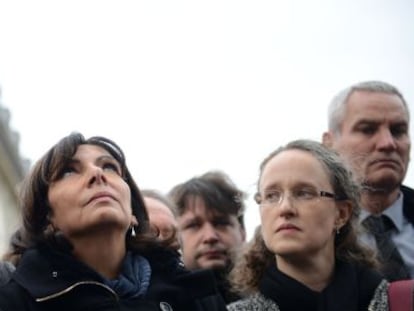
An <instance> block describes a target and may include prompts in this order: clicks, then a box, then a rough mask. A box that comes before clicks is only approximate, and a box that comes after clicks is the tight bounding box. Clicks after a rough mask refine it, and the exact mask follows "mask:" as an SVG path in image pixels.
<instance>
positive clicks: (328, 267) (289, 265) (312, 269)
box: [276, 256, 335, 292]
mask: <svg viewBox="0 0 414 311" xmlns="http://www.w3.org/2000/svg"><path fill="white" fill-rule="evenodd" d="M329 257H330V256H326V257H322V256H320V257H319V258H312V259H311V260H308V261H306V260H303V258H300V259H291V258H283V257H280V256H277V263H276V264H277V267H278V269H279V271H281V272H283V273H284V274H286V275H288V276H290V277H291V278H293V279H295V280H297V281H298V282H300V283H302V284H304V285H306V286H307V287H309V288H310V289H312V290H314V291H316V292H321V291H322V290H323V289H324V288H325V287H326V286H327V285H328V284H329V283H330V281H331V279H332V276H333V273H334V269H335V259H334V257H333V256H332V258H329Z"/></svg>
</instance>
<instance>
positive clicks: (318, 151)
mask: <svg viewBox="0 0 414 311" xmlns="http://www.w3.org/2000/svg"><path fill="white" fill-rule="evenodd" d="M256 201H257V203H258V204H259V206H260V215H261V227H259V228H258V229H257V230H256V234H255V237H254V239H253V241H252V242H250V244H249V246H248V248H247V249H246V252H245V253H244V254H243V256H242V258H241V259H240V261H239V262H238V264H236V266H235V267H234V269H233V271H232V273H231V275H230V277H231V280H232V283H233V285H234V288H235V290H237V291H238V292H240V293H242V294H244V295H247V296H248V297H247V298H245V299H242V300H239V301H237V302H235V303H233V304H231V305H229V306H228V309H229V310H230V311H238V310H257V311H260V310H281V311H286V310H337V311H338V310H339V311H340V310H346V311H352V310H355V311H360V310H388V302H387V288H388V284H387V282H386V281H385V280H384V279H383V278H382V277H381V276H380V275H379V274H378V273H377V272H376V271H375V268H376V265H377V263H376V262H375V261H374V259H373V258H374V256H373V253H372V251H370V250H368V249H365V248H364V247H362V246H361V245H360V244H359V243H358V241H357V235H356V234H357V222H358V215H359V212H360V206H359V189H358V187H357V185H356V184H355V183H354V181H353V178H352V176H351V173H350V172H349V171H348V170H347V169H346V167H345V166H344V164H343V163H342V162H341V160H340V159H339V157H338V156H337V155H336V154H335V153H333V152H332V151H330V150H328V149H326V148H325V147H324V146H322V145H321V144H320V143H317V142H313V141H308V140H298V141H293V142H291V143H289V144H287V145H286V146H285V147H282V148H280V149H278V150H276V151H274V152H273V153H271V154H270V155H269V156H268V157H267V158H266V159H265V160H264V161H263V163H262V164H261V166H260V177H259V182H258V193H257V195H256Z"/></svg>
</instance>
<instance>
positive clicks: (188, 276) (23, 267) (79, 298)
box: [0, 247, 226, 311]
mask: <svg viewBox="0 0 414 311" xmlns="http://www.w3.org/2000/svg"><path fill="white" fill-rule="evenodd" d="M142 256H144V257H145V258H146V259H147V260H148V261H149V263H150V266H151V271H152V272H151V279H150V284H149V287H148V290H147V292H146V293H145V295H144V296H140V297H129V298H125V297H120V296H119V295H118V294H117V293H116V292H115V291H114V290H113V289H111V288H110V287H109V286H107V285H105V284H104V278H103V277H102V276H101V275H99V274H98V273H96V272H95V271H94V270H92V269H90V268H89V267H87V266H86V265H84V264H83V263H82V262H80V261H78V260H76V259H75V258H74V257H73V256H71V255H70V254H66V253H62V252H56V251H53V250H51V249H50V248H47V247H39V248H36V249H31V250H28V251H26V252H25V253H24V255H23V257H22V259H21V261H20V263H19V265H18V267H17V269H16V271H15V273H14V274H13V276H12V280H11V281H10V282H9V283H8V284H7V285H4V286H2V287H0V310H1V311H8V310H10V311H14V310H21V311H25V310H30V311H48V310H54V311H56V310H58V311H64V310H71V311H73V310H88V311H91V310H100V311H101V310H103V311H104V310H120V311H128V310H140V311H141V310H142V311H146V310H162V311H166V310H183V311H186V310H188V311H190V310H191V311H207V310H208V311H209V310H217V311H224V310H226V308H225V304H224V301H223V299H222V298H221V296H220V295H219V294H218V291H217V287H216V284H215V282H214V276H213V274H212V272H211V271H200V272H189V271H187V270H185V269H184V268H182V265H181V264H180V261H179V259H178V257H177V256H176V255H175V254H173V253H172V252H170V251H165V250H162V251H154V252H151V253H148V254H143V255H142Z"/></svg>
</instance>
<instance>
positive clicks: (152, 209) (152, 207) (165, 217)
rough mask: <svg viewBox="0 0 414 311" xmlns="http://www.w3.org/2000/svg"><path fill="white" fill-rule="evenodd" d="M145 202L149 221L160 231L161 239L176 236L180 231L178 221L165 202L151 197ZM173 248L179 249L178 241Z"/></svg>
mask: <svg viewBox="0 0 414 311" xmlns="http://www.w3.org/2000/svg"><path fill="white" fill-rule="evenodd" d="M144 202H145V206H146V208H147V212H148V218H149V221H150V223H151V225H153V226H155V227H156V228H157V230H158V231H159V232H158V233H159V237H160V238H161V239H167V238H170V237H172V236H175V235H176V234H177V231H178V225H177V220H176V219H175V217H174V214H173V213H172V211H171V210H170V209H169V207H168V206H166V205H165V204H164V203H163V202H161V201H159V200H156V199H154V198H150V197H144ZM172 247H173V248H175V249H178V248H179V244H178V240H176V241H175V242H174V243H173V245H172Z"/></svg>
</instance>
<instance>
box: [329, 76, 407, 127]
mask: <svg viewBox="0 0 414 311" xmlns="http://www.w3.org/2000/svg"><path fill="white" fill-rule="evenodd" d="M356 91H363V92H374V93H386V94H393V95H397V96H398V97H399V98H400V99H401V101H402V103H403V104H404V107H405V109H406V110H407V116H408V120H409V119H410V115H409V109H408V105H407V102H406V101H405V99H404V96H403V95H402V93H401V92H400V91H399V90H398V89H397V88H396V87H395V86H393V85H391V84H389V83H387V82H383V81H364V82H359V83H357V84H354V85H351V86H349V87H347V88H346V89H344V90H342V91H341V92H339V93H338V94H337V95H336V96H335V97H334V98H333V99H332V101H331V103H330V104H329V107H328V128H329V130H330V131H332V132H333V133H335V134H339V133H340V131H341V125H342V121H343V119H344V115H345V109H346V104H347V102H348V99H349V97H350V96H351V95H352V93H354V92H356Z"/></svg>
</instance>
